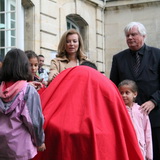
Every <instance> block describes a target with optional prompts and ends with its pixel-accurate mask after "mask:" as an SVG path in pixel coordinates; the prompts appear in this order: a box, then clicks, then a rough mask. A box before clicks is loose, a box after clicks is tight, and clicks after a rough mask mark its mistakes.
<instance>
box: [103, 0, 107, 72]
mask: <svg viewBox="0 0 160 160" xmlns="http://www.w3.org/2000/svg"><path fill="white" fill-rule="evenodd" d="M106 2H107V0H104V2H103V8H102V9H103V57H104V58H105V59H104V61H103V62H104V63H103V67H102V68H103V71H104V72H106V65H105V61H106V55H105V48H106V47H105V8H106Z"/></svg>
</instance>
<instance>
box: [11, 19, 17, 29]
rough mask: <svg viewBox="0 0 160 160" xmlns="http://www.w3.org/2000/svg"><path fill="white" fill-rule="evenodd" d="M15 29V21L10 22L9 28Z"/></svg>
mask: <svg viewBox="0 0 160 160" xmlns="http://www.w3.org/2000/svg"><path fill="white" fill-rule="evenodd" d="M15 27H16V23H15V21H12V20H11V28H15Z"/></svg>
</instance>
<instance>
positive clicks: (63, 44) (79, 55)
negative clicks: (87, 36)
mask: <svg viewBox="0 0 160 160" xmlns="http://www.w3.org/2000/svg"><path fill="white" fill-rule="evenodd" d="M72 34H77V35H78V40H79V48H78V51H77V58H78V59H79V60H81V59H82V58H84V57H86V56H85V53H84V45H83V40H82V37H81V35H80V33H79V32H78V31H77V30H75V29H69V30H67V31H66V32H65V33H64V34H63V35H62V37H61V39H60V42H59V45H58V54H57V55H56V57H64V56H66V57H67V52H66V50H65V47H66V43H67V37H68V35H72Z"/></svg>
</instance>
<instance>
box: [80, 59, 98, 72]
mask: <svg viewBox="0 0 160 160" xmlns="http://www.w3.org/2000/svg"><path fill="white" fill-rule="evenodd" d="M80 65H84V66H89V67H91V68H94V69H96V70H97V66H96V65H95V64H94V63H93V62H90V61H83V62H82V63H81V64H80Z"/></svg>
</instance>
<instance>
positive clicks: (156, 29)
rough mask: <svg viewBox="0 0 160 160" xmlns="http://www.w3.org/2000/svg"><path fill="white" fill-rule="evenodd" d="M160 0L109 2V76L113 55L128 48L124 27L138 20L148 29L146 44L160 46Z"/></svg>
mask: <svg viewBox="0 0 160 160" xmlns="http://www.w3.org/2000/svg"><path fill="white" fill-rule="evenodd" d="M159 8H160V0H130V1H121V2H120V1H116V2H108V3H107V4H106V10H105V37H106V41H105V46H106V51H105V54H106V57H105V58H106V75H108V76H109V73H110V68H111V63H112V57H113V55H114V54H116V53H118V52H119V51H122V50H124V49H126V48H127V45H126V40H125V35H124V32H123V30H124V27H125V26H126V25H127V24H128V23H130V22H132V21H137V22H141V23H142V24H144V26H145V27H146V29H147V39H146V44H147V45H150V46H154V47H158V48H160V36H159V35H160V18H159V17H160V11H159Z"/></svg>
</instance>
